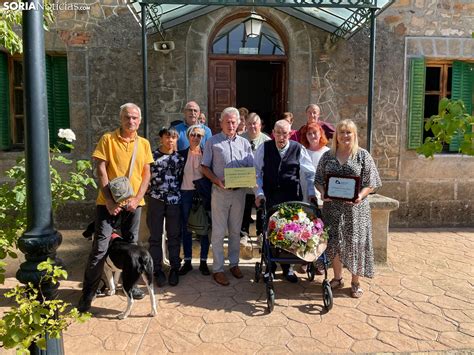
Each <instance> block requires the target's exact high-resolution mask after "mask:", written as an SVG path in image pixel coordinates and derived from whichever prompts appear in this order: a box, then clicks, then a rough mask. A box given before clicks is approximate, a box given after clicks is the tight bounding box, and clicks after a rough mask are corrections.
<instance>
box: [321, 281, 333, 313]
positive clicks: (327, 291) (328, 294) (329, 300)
mask: <svg viewBox="0 0 474 355" xmlns="http://www.w3.org/2000/svg"><path fill="white" fill-rule="evenodd" d="M323 303H324V308H326V311H328V312H329V311H330V310H331V308H332V305H333V297H332V290H331V285H330V284H329V282H328V280H324V281H323Z"/></svg>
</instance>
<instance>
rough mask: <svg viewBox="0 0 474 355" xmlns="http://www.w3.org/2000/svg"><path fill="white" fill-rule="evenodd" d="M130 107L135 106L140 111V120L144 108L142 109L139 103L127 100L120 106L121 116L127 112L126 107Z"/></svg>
mask: <svg viewBox="0 0 474 355" xmlns="http://www.w3.org/2000/svg"><path fill="white" fill-rule="evenodd" d="M128 108H134V109H136V110H137V111H138V116H140V120H141V119H142V110H140V107H138V105H135V104H134V103H131V102H127V103H126V104H123V105H122V106H120V117H122V113H124V112H125V110H126V109H128Z"/></svg>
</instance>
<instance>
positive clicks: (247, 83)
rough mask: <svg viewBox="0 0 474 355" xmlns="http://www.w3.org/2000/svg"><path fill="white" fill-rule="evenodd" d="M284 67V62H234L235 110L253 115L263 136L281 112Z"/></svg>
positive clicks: (283, 107)
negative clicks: (246, 111) (240, 109)
mask: <svg viewBox="0 0 474 355" xmlns="http://www.w3.org/2000/svg"><path fill="white" fill-rule="evenodd" d="M284 68H285V63H284V62H280V61H256V60H255V61H254V60H237V62H236V107H246V108H247V109H248V110H249V112H256V113H257V114H258V115H259V116H260V118H261V119H262V123H263V131H264V132H266V133H270V132H271V130H272V127H273V125H274V123H275V121H277V120H278V118H279V116H280V115H281V113H282V112H284V110H285V105H284V104H285V100H284V92H285V90H284V89H285V84H284V80H283V78H284V77H285V75H284Z"/></svg>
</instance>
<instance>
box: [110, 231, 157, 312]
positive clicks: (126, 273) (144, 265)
mask: <svg viewBox="0 0 474 355" xmlns="http://www.w3.org/2000/svg"><path fill="white" fill-rule="evenodd" d="M104 272H105V275H106V277H107V281H108V283H109V292H108V293H107V294H108V295H109V296H111V295H114V294H115V285H116V283H117V281H118V279H119V277H120V272H121V273H122V287H123V291H124V292H125V295H126V296H127V301H128V302H127V309H126V310H125V311H124V312H122V313H120V314H119V315H118V316H117V317H118V318H119V319H125V318H127V317H128V316H129V315H130V312H131V310H132V305H133V296H132V294H131V291H132V288H133V287H134V286H135V285H136V284H137V282H138V280H139V279H140V276H142V277H143V280H144V281H145V284H146V286H147V288H148V294H149V295H150V302H151V312H150V316H151V317H154V316H155V315H156V302H155V293H154V291H153V259H152V258H151V255H150V252H149V251H148V250H147V249H145V248H144V247H142V246H139V245H135V244H130V243H127V242H125V241H124V240H123V239H122V238H121V237H120V236H119V235H118V234H115V233H114V234H112V241H111V244H110V246H109V250H108V256H107V259H106V261H105V267H104Z"/></svg>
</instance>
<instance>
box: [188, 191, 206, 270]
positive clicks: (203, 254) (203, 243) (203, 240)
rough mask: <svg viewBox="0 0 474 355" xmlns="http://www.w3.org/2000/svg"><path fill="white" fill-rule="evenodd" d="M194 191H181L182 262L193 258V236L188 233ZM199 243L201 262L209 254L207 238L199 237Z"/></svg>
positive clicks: (204, 236)
mask: <svg viewBox="0 0 474 355" xmlns="http://www.w3.org/2000/svg"><path fill="white" fill-rule="evenodd" d="M195 193H197V192H196V190H181V218H182V223H181V238H182V239H183V253H184V260H191V259H192V257H193V234H192V233H191V232H188V227H187V225H188V218H189V212H190V211H191V207H192V205H193V196H194V194H195ZM198 237H199V240H200V241H201V260H203V261H206V260H207V254H209V236H207V235H199V236H198Z"/></svg>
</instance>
